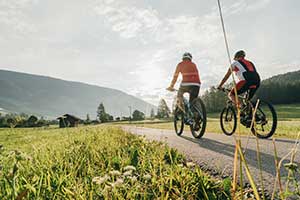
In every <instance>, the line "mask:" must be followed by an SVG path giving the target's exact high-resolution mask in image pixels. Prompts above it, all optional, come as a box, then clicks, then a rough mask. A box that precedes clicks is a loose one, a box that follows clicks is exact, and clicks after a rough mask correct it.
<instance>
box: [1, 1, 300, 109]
mask: <svg viewBox="0 0 300 200" xmlns="http://www.w3.org/2000/svg"><path fill="white" fill-rule="evenodd" d="M221 3H222V7H223V10H224V19H225V25H226V30H227V33H228V37H229V38H228V39H229V45H230V52H231V54H233V53H234V52H235V51H236V50H239V49H244V50H245V51H246V53H247V55H248V56H247V58H249V59H250V60H252V61H253V62H254V63H255V64H256V66H257V69H258V71H259V72H260V74H261V75H262V78H263V79H265V78H268V77H271V76H273V75H277V74H280V73H285V72H289V71H295V70H298V69H300V55H299V54H298V53H297V50H298V48H299V47H298V46H299V44H300V38H299V35H300V27H299V26H296V24H298V20H299V19H300V13H299V12H298V8H299V7H300V2H299V1H297V0H287V1H280V0H273V1H271V0H255V1H250V0H238V1H233V0H230V1H224V0H223V1H221ZM0 26H1V32H0V44H1V47H2V48H0V53H1V55H2V56H1V62H0V69H5V70H11V71H18V72H25V73H30V74H37V75H43V76H50V77H53V78H59V79H64V80H69V81H78V82H83V83H88V84H93V85H98V86H102V87H109V88H113V89H118V90H121V91H124V92H126V93H129V94H131V95H134V96H137V97H138V98H141V99H143V100H145V101H148V102H150V103H152V104H154V105H157V103H158V100H159V99H160V98H165V99H167V100H168V99H169V100H170V99H171V98H172V97H173V96H174V94H172V93H168V92H167V91H166V90H165V88H166V87H167V86H168V85H169V83H170V81H171V77H172V75H173V72H174V70H175V67H176V65H177V63H178V62H180V60H181V55H182V54H183V53H184V52H185V51H189V52H191V53H192V54H193V57H194V62H195V63H196V64H197V65H198V69H199V71H200V76H201V80H202V82H203V85H202V88H201V90H202V91H204V90H205V89H207V88H208V87H210V86H215V85H217V84H218V83H219V82H220V80H221V78H222V76H223V75H224V73H225V71H226V70H227V66H228V61H227V57H226V51H225V45H224V39H223V35H222V29H221V25H220V19H219V14H218V12H217V1H211V2H207V1H204V0H202V1H199V0H197V1H196V0H195V1H194V0H192V1H190V2H189V4H186V3H185V1H177V2H176V4H175V3H174V1H171V0H166V1H163V2H162V1H159V0H153V1H148V0H143V1H140V0H122V1H117V0H88V1H85V2H83V1H71V0H64V1H57V0H54V1H53V0H52V1H50V0H48V1H41V0H16V1H10V0H0Z"/></svg>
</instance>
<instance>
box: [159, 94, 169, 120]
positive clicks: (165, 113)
mask: <svg viewBox="0 0 300 200" xmlns="http://www.w3.org/2000/svg"><path fill="white" fill-rule="evenodd" d="M170 113H171V112H170V109H169V107H168V105H167V103H166V101H165V100H164V99H161V100H160V101H159V104H158V109H157V118H159V119H162V118H169V117H170Z"/></svg>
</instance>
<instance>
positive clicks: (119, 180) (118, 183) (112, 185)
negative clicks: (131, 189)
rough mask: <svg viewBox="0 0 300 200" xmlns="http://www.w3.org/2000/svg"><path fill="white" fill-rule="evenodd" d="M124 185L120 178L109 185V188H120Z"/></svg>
mask: <svg viewBox="0 0 300 200" xmlns="http://www.w3.org/2000/svg"><path fill="white" fill-rule="evenodd" d="M123 183H124V180H123V179H121V178H118V179H117V180H116V182H114V183H111V187H113V188H114V187H120V186H121V185H122V184H123Z"/></svg>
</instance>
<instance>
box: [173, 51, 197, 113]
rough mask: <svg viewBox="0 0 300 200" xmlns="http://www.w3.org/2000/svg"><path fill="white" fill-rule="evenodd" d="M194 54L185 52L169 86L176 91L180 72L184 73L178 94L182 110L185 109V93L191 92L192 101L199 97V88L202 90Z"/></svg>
mask: <svg viewBox="0 0 300 200" xmlns="http://www.w3.org/2000/svg"><path fill="white" fill-rule="evenodd" d="M192 58H193V57H192V54H191V53H188V52H186V53H184V54H183V56H182V62H180V63H179V64H178V65H177V67H176V71H175V73H174V76H173V80H172V82H171V84H170V86H169V87H168V88H167V90H169V91H174V85H175V83H176V81H177V78H178V76H179V74H180V73H181V74H182V82H181V84H180V88H179V91H178V94H177V98H178V101H179V102H178V106H179V107H180V109H181V110H183V111H184V107H183V94H184V93H189V94H190V103H191V102H192V101H193V100H194V99H195V98H197V97H198V95H199V90H200V85H201V82H200V77H199V72H198V69H197V66H196V64H195V63H193V62H192Z"/></svg>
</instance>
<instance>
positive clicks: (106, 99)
mask: <svg viewBox="0 0 300 200" xmlns="http://www.w3.org/2000/svg"><path fill="white" fill-rule="evenodd" d="M101 102H103V104H104V106H105V109H106V112H107V113H109V114H111V115H113V116H115V117H116V116H129V113H130V110H129V106H131V108H132V112H133V110H135V109H137V110H140V111H142V112H144V113H146V114H148V115H149V113H150V111H151V109H156V107H155V106H154V105H151V104H149V103H147V102H145V101H143V100H141V99H138V98H136V97H134V96H132V95H129V94H126V93H124V92H122V91H120V90H116V89H111V88H105V87H99V86H95V85H89V84H85V83H80V82H72V81H64V80H61V79H56V78H51V77H46V76H38V75H32V74H26V73H19V72H13V71H6V70H0V111H2V112H13V113H22V112H23V113H26V114H35V115H38V116H44V117H47V118H50V119H51V118H56V117H58V116H61V115H63V114H65V113H70V114H73V115H76V116H78V117H81V118H83V119H85V117H86V115H87V114H89V115H90V117H93V118H94V117H95V116H96V110H97V107H98V105H99V104H100V103H101Z"/></svg>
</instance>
